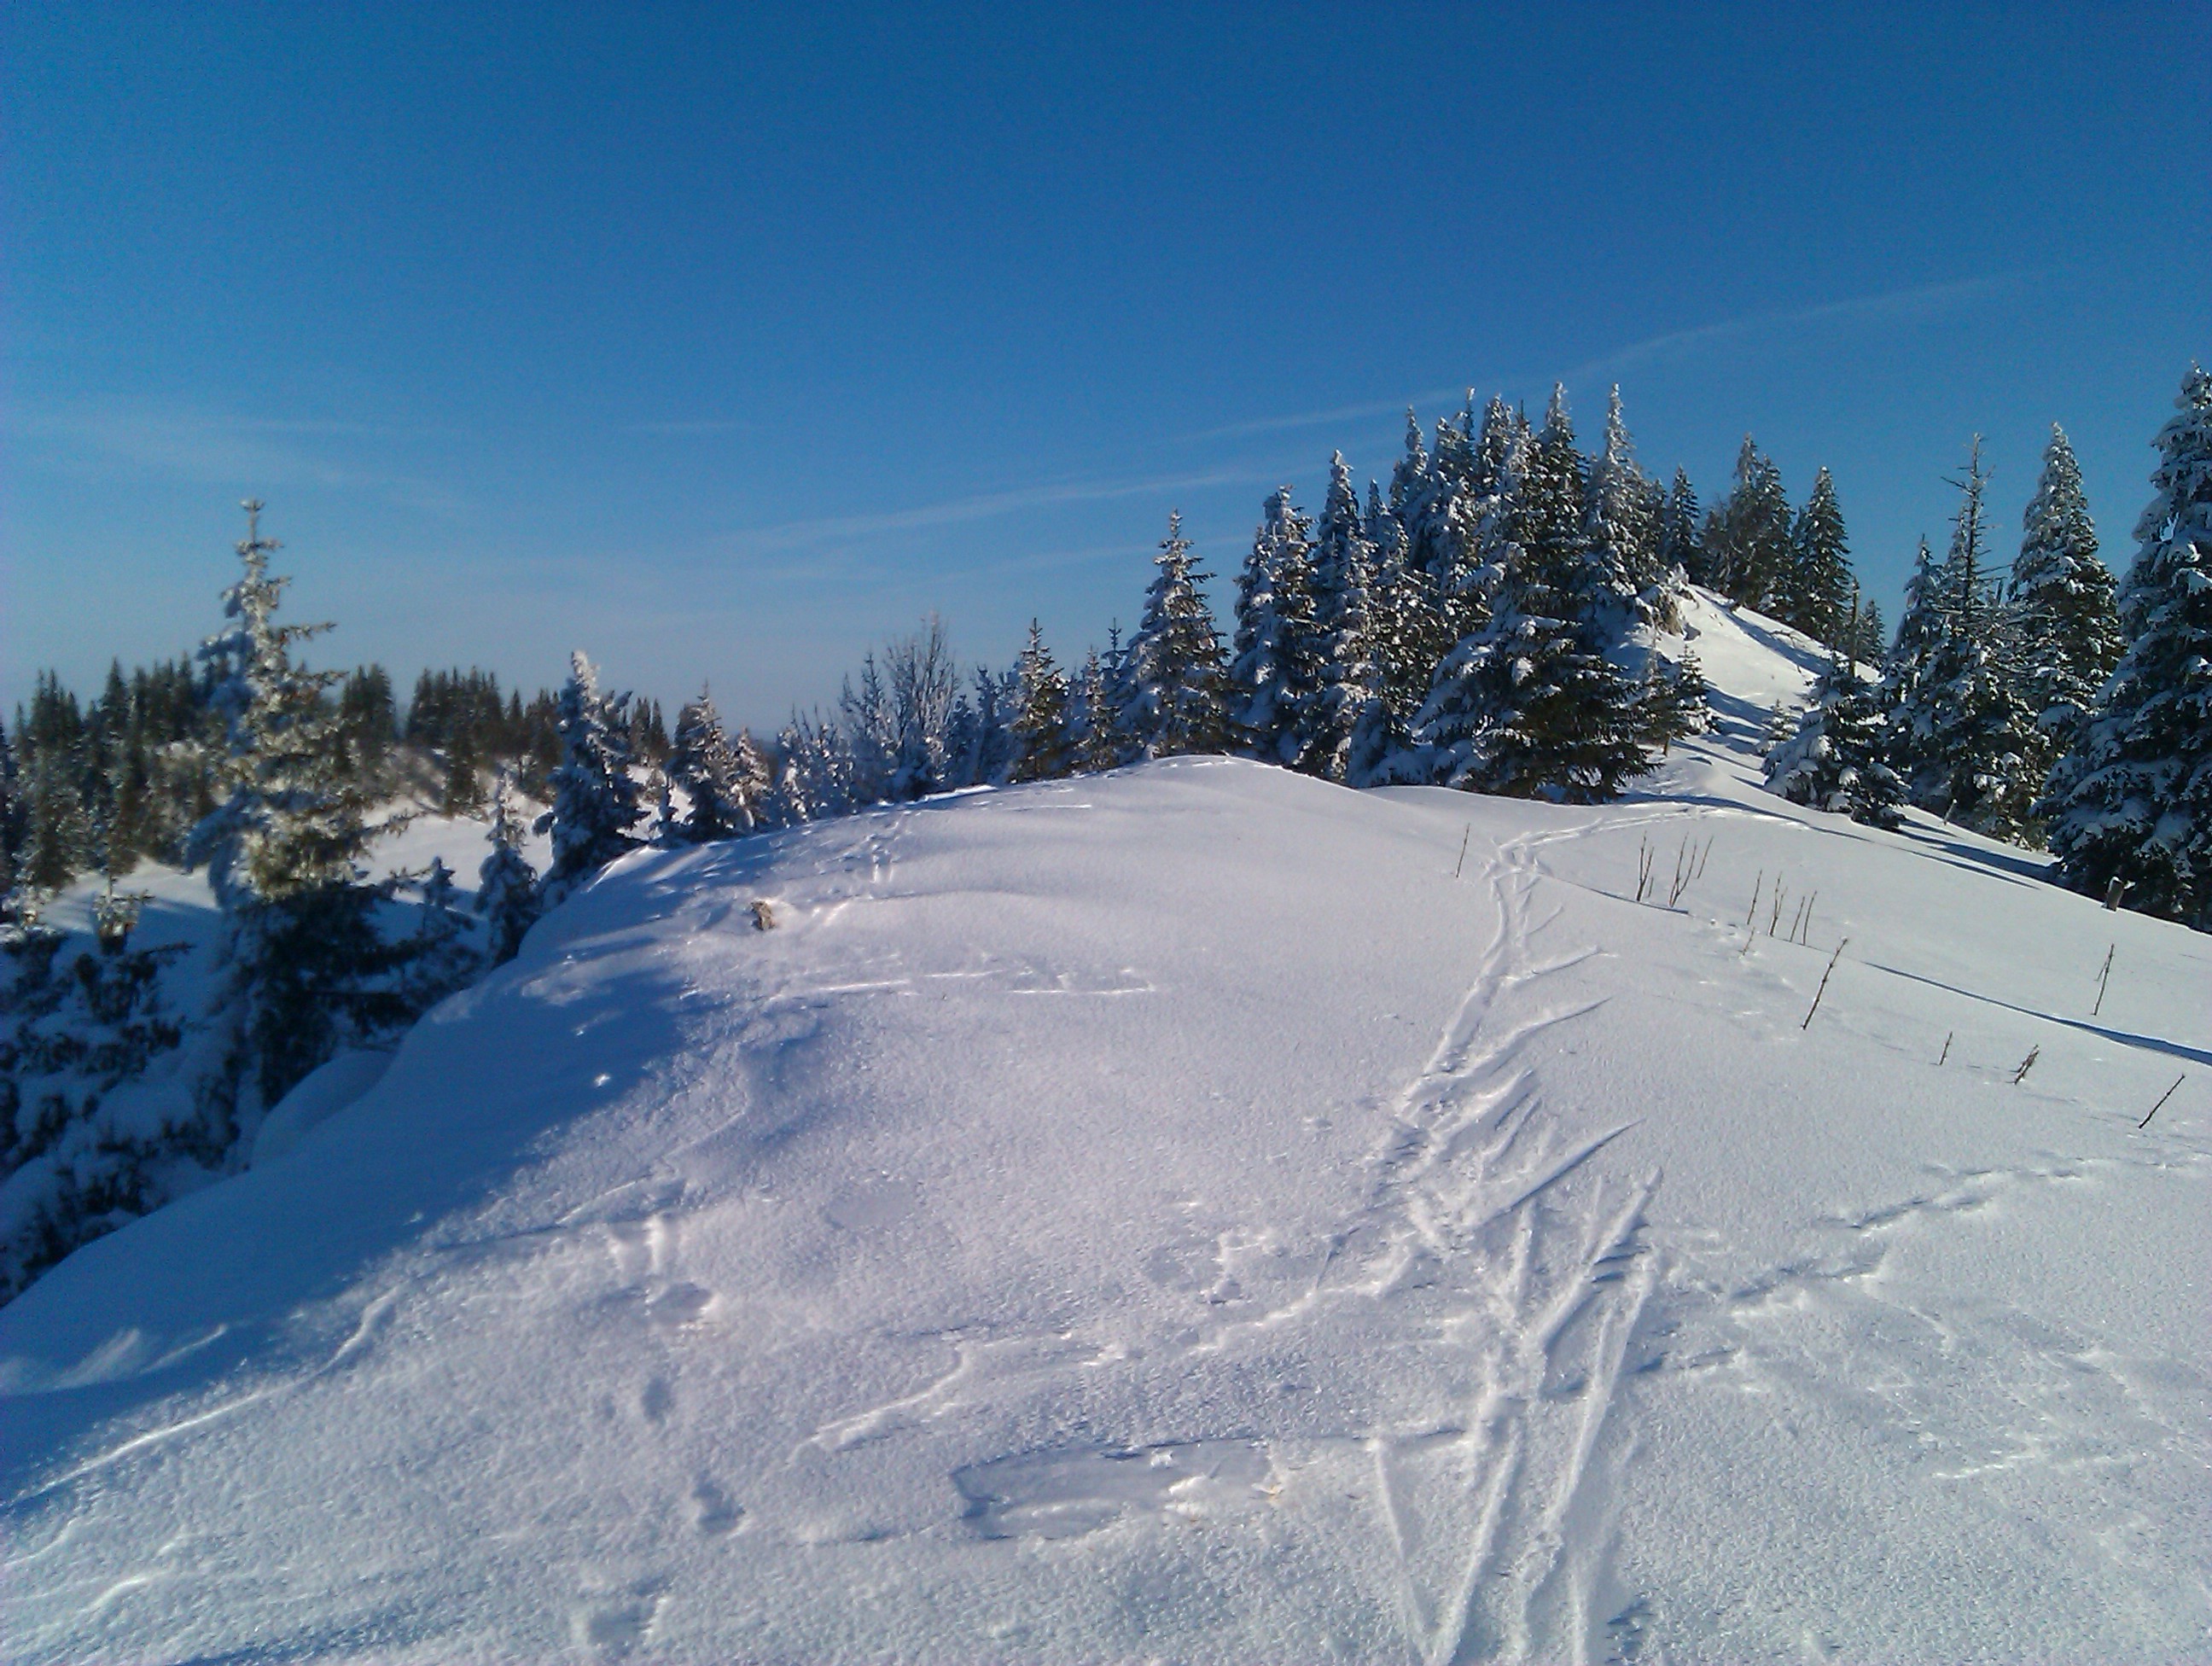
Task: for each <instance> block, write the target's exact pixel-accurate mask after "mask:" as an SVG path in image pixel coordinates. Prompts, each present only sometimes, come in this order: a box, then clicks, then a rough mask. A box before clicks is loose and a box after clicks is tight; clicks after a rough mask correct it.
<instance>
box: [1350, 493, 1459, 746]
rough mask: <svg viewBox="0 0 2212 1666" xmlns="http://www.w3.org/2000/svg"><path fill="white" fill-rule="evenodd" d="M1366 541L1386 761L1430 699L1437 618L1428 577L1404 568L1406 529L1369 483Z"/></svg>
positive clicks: (1434, 599)
mask: <svg viewBox="0 0 2212 1666" xmlns="http://www.w3.org/2000/svg"><path fill="white" fill-rule="evenodd" d="M1366 535H1367V544H1368V547H1369V548H1370V550H1373V551H1374V563H1375V564H1374V568H1373V570H1372V572H1371V574H1370V577H1369V581H1368V589H1367V600H1368V621H1369V630H1370V635H1371V636H1372V639H1373V641H1374V644H1375V657H1376V668H1377V671H1378V672H1379V673H1380V675H1381V678H1382V685H1383V708H1384V711H1385V712H1386V714H1388V718H1389V735H1388V738H1387V743H1386V747H1385V752H1386V755H1387V753H1388V752H1389V751H1394V750H1395V749H1396V748H1397V747H1399V746H1401V745H1402V744H1403V742H1404V739H1405V734H1406V731H1407V725H1408V724H1410V723H1411V722H1412V721H1413V714H1414V713H1415V712H1417V711H1419V710H1420V708H1421V702H1423V701H1424V700H1425V699H1427V698H1428V694H1429V679H1430V678H1431V677H1433V676H1434V675H1435V674H1436V669H1437V665H1436V662H1437V653H1438V650H1437V648H1436V646H1435V638H1436V635H1437V627H1438V622H1439V620H1440V617H1441V616H1440V615H1439V614H1438V612H1437V599H1436V594H1435V592H1434V591H1433V590H1431V588H1430V587H1429V584H1428V581H1427V575H1425V574H1424V573H1422V572H1421V571H1420V570H1419V569H1418V568H1414V567H1411V566H1409V565H1408V564H1407V545H1406V529H1405V528H1404V527H1403V526H1401V525H1399V522H1398V517H1397V515H1396V514H1394V513H1393V512H1392V511H1391V509H1390V507H1389V505H1388V504H1387V503H1385V502H1383V498H1382V493H1381V490H1380V489H1379V488H1378V487H1376V484H1375V483H1373V482H1372V481H1370V482H1369V483H1368V488H1367V519H1366Z"/></svg>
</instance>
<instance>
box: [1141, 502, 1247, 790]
mask: <svg viewBox="0 0 2212 1666" xmlns="http://www.w3.org/2000/svg"><path fill="white" fill-rule="evenodd" d="M1154 566H1155V567H1156V568H1157V569H1158V570H1157V571H1156V572H1155V574H1154V575H1153V577H1152V585H1151V587H1150V588H1149V589H1147V590H1146V593H1145V612H1144V617H1143V618H1142V619H1141V620H1139V622H1138V625H1137V634H1136V635H1134V636H1133V637H1131V638H1130V639H1129V647H1128V651H1127V663H1126V665H1125V666H1124V667H1123V669H1122V676H1121V683H1122V693H1121V710H1120V713H1119V720H1120V727H1121V733H1122V734H1123V736H1124V738H1125V739H1126V741H1127V745H1128V746H1129V748H1130V750H1131V751H1133V753H1134V755H1135V756H1137V757H1173V756H1175V755H1176V754H1179V753H1184V752H1218V751H1227V750H1228V746H1229V713H1228V702H1227V678H1226V677H1225V675H1224V672H1223V669H1222V664H1221V637H1220V634H1219V633H1218V631H1217V630H1216V629H1214V625H1213V612H1212V609H1211V608H1209V607H1208V606H1207V605H1206V594H1205V592H1204V591H1202V590H1201V589H1200V584H1202V583H1203V582H1204V581H1205V580H1206V576H1207V575H1206V574H1205V573H1204V572H1202V571H1201V570H1200V569H1199V568H1198V566H1197V564H1196V563H1195V562H1193V561H1192V559H1191V554H1190V541H1189V540H1188V538H1184V537H1183V535H1182V515H1181V514H1170V515H1169V516H1168V535H1167V537H1166V538H1163V539H1162V540H1161V541H1160V553H1159V555H1158V556H1157V557H1156V558H1155V561H1154Z"/></svg>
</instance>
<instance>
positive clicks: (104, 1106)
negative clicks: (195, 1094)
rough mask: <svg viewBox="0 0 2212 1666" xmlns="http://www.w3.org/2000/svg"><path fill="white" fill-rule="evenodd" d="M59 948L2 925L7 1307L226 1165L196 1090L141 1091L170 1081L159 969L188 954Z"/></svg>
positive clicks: (177, 1027)
mask: <svg viewBox="0 0 2212 1666" xmlns="http://www.w3.org/2000/svg"><path fill="white" fill-rule="evenodd" d="M64 949H65V939H64V937H63V935H62V933H59V932H56V931H53V930H51V929H49V928H47V927H43V926H40V924H38V922H37V921H36V920H35V919H33V920H31V921H27V922H25V921H21V920H20V919H19V920H17V921H10V922H8V923H5V924H0V1012H4V1013H5V1014H6V1016H7V1019H8V1023H7V1025H6V1026H5V1027H4V1028H0V1302H5V1301H7V1300H9V1299H10V1298H13V1297H15V1295H17V1294H19V1293H20V1292H21V1291H22V1289H23V1287H24V1286H26V1285H27V1284H29V1283H30V1282H31V1280H33V1279H34V1278H36V1277H37V1276H38V1275H39V1274H40V1273H41V1272H43V1271H45V1270H46V1268H49V1267H51V1266H52V1265H53V1264H54V1263H55V1262H58V1261H60V1260H61V1259H62V1258H63V1257H64V1256H67V1255H69V1254H70V1252H71V1251H72V1250H74V1249H76V1248H77V1247H78V1246H80V1245H81V1244H84V1243H89V1242H90V1241H91V1240H92V1239H94V1238H96V1237H100V1236H102V1235H103V1234H105V1233H106V1232H110V1231H113V1230H114V1229H115V1228H116V1227H118V1226H121V1225H125V1224H126V1223H127V1222H129V1221H130V1220H131V1219H135V1218H136V1217H137V1216H139V1215H142V1214H143V1213H146V1212H147V1211H148V1210H149V1209H151V1208H154V1207H156V1206H157V1205H159V1204H161V1203H163V1202H166V1201H168V1199H169V1198H170V1197H172V1196H174V1195H177V1194H178V1193H179V1192H180V1191H182V1190H185V1189H189V1188H190V1187H191V1185H193V1184H195V1183H200V1182H204V1180H205V1179H207V1178H209V1177H210V1176H211V1175H212V1174H213V1173H214V1172H216V1171H218V1170H220V1168H221V1166H222V1161H223V1156H224V1146H225V1140H224V1138H223V1137H222V1134H223V1132H225V1131H222V1130H218V1129H216V1128H211V1127H210V1125H209V1124H208V1123H207V1122H204V1121H202V1120H201V1119H200V1118H199V1117H197V1116H194V1115H192V1114H191V1096H190V1095H189V1094H188V1093H186V1092H185V1091H181V1090H180V1089H170V1090H169V1091H161V1088H159V1087H155V1085H152V1084H142V1082H141V1079H142V1078H144V1077H147V1076H148V1075H149V1073H151V1074H155V1075H160V1074H161V1073H162V1069H163V1068H166V1070H167V1073H170V1074H173V1073H174V1072H175V1068H176V1065H177V1062H178V1060H177V1058H176V1057H175V1056H173V1055H176V1052H177V1049H178V1047H179V1043H181V1042H182V1041H183V1039H184V1037H185V1029H184V1026H183V1025H182V1024H180V1023H179V1021H178V1019H177V1018H175V1017H174V1016H173V1014H172V1013H171V1012H168V1011H167V1007H166V1006H165V1004H164V1002H163V1000H162V999H161V972H162V970H163V967H164V966H165V965H166V964H167V962H168V961H170V960H171V959H173V958H175V957H177V956H179V955H180V954H182V953H183V952H184V951H183V949H182V948H181V947H179V946H175V945H170V946H165V947H161V948H156V949H150V950H142V949H132V948H131V947H129V946H128V945H127V943H126V942H125V941H124V940H123V938H122V937H121V936H118V935H116V934H112V933H111V934H109V935H108V936H106V938H104V939H102V941H101V943H100V946H99V947H98V948H97V949H94V950H85V951H81V952H77V953H75V954H68V953H66V952H64ZM149 1089H150V1090H151V1091H149Z"/></svg>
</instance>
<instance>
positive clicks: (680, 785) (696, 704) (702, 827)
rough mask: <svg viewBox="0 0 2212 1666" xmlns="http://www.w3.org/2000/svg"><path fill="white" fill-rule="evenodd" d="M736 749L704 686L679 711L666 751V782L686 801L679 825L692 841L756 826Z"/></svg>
mask: <svg viewBox="0 0 2212 1666" xmlns="http://www.w3.org/2000/svg"><path fill="white" fill-rule="evenodd" d="M737 775H738V759H737V753H736V751H734V750H733V749H732V746H731V745H730V737H729V735H728V733H727V732H726V731H725V730H724V729H723V727H722V715H721V714H720V712H718V711H716V710H715V709H714V696H713V695H712V694H710V693H709V692H708V690H706V689H705V688H703V687H702V688H701V689H700V690H699V697H698V698H697V699H696V700H693V701H690V702H687V703H686V704H684V706H683V707H682V708H680V709H679V710H678V712H677V714H676V733H675V736H674V739H673V740H672V741H671V745H670V747H669V752H668V769H667V779H668V784H669V785H670V786H671V787H673V788H675V789H676V790H677V791H678V792H680V793H683V794H684V801H685V804H686V806H688V807H687V808H686V809H685V811H684V815H683V818H682V819H681V821H680V822H679V823H678V830H679V836H681V837H682V838H683V839H684V840H685V841H687V842H690V843H692V844H707V843H709V842H713V841H714V840H716V839H734V838H736V837H737V836H738V835H740V834H743V833H750V832H751V831H752V830H753V810H752V806H751V805H750V804H749V803H747V802H746V800H745V798H744V793H743V790H742V789H741V788H740V787H739V786H738V779H737Z"/></svg>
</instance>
